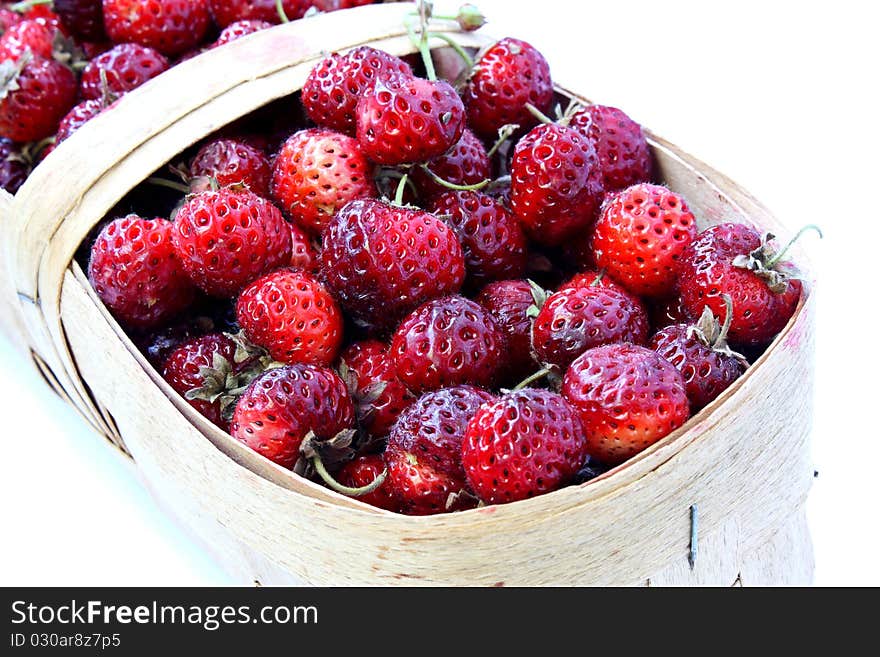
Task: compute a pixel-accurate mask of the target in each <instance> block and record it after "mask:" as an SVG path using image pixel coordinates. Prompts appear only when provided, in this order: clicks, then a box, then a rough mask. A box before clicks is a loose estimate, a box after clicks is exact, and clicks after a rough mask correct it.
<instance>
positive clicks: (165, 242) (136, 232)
mask: <svg viewBox="0 0 880 657" xmlns="http://www.w3.org/2000/svg"><path fill="white" fill-rule="evenodd" d="M171 233H172V224H171V222H170V221H167V220H165V219H142V218H141V217H138V216H137V215H133V214H132V215H128V216H127V217H123V218H120V219H116V220H114V221H111V222H110V223H109V224H107V225H106V226H104V228H103V229H102V230H101V232H100V234H99V235H98V239H97V240H95V243H94V244H93V245H92V250H91V258H90V259H89V268H88V270H89V282H91V284H92V287H93V288H95V292H97V294H98V296H99V297H100V298H101V300H102V301H103V302H104V303H105V304H106V305H107V307H108V308H109V309H110V312H112V313H113V315H114V317H116V318H117V319H118V320H119V321H120V322H122V323H123V324H126V325H128V326H130V327H132V328H137V329H149V328H152V327H155V326H158V325H160V324H163V323H165V322H167V321H168V320H170V319H172V318H173V317H174V316H175V315H177V314H178V313H180V312H182V311H183V310H184V309H185V308H186V307H187V306H189V305H190V304H191V303H192V301H193V299H194V297H195V290H194V288H193V286H192V284H191V283H190V282H189V280H188V279H187V277H186V275H185V274H184V272H183V269H182V268H181V266H180V261H179V260H178V258H177V255H176V254H175V252H174V249H173V248H172V246H171Z"/></svg>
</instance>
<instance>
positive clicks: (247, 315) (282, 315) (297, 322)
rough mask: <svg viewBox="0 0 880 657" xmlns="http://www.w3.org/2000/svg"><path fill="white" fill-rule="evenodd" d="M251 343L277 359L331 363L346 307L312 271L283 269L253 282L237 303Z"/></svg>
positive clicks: (243, 328) (321, 363)
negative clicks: (343, 307) (341, 308)
mask: <svg viewBox="0 0 880 657" xmlns="http://www.w3.org/2000/svg"><path fill="white" fill-rule="evenodd" d="M235 314H236V316H237V317H238V324H239V326H241V328H242V330H243V331H244V332H245V335H246V336H247V337H248V339H249V340H251V342H254V343H256V344H258V345H260V346H261V347H265V348H266V349H267V350H268V351H269V354H271V356H272V358H274V359H275V360H276V361H279V362H282V363H288V364H291V365H292V364H294V363H308V364H311V365H323V366H325V367H326V366H329V365H330V364H332V363H333V362H334V361H335V360H336V357H337V356H338V355H339V348H340V346H341V345H342V331H343V327H342V312H341V311H340V310H339V307H338V306H337V305H336V301H335V300H334V299H333V297H332V296H330V293H329V292H327V290H326V289H324V286H323V285H321V284H320V283H318V282H317V281H316V280H315V279H314V278H313V277H312V276H311V274H308V273H306V272H303V271H296V270H294V269H279V270H276V271H273V272H271V273H269V274H266V275H265V276H263V277H262V278H259V279H257V280H256V281H254V282H253V283H251V284H250V285H249V286H248V287H247V288H245V290H244V291H243V292H242V293H241V296H239V297H238V302H237V303H236V306H235Z"/></svg>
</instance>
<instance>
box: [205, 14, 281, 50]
mask: <svg viewBox="0 0 880 657" xmlns="http://www.w3.org/2000/svg"><path fill="white" fill-rule="evenodd" d="M270 27H272V23H270V22H268V21H254V20H243V21H236V22H235V23H230V24H229V25H227V26H226V27H224V28H223V31H222V32H220V36H219V37H217V40H216V41H215V42H214V47H215V48H216V47H218V46H222V45H225V44H227V43H229V42H230V41H236V40H237V39H240V38H242V37H246V36H248V35H249V34H255V33H257V32H260V31H262V30H267V29H269V28H270Z"/></svg>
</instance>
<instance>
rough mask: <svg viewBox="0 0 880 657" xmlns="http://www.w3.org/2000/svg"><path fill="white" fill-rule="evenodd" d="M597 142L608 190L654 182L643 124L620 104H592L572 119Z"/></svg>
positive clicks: (575, 126)
mask: <svg viewBox="0 0 880 657" xmlns="http://www.w3.org/2000/svg"><path fill="white" fill-rule="evenodd" d="M568 125H569V126H570V127H572V128H574V129H575V130H577V131H578V132H580V133H581V134H582V135H584V136H585V137H586V138H587V139H589V140H590V141H591V142H592V143H593V147H594V148H595V149H596V153H597V154H598V155H599V168H600V169H601V170H602V179H603V182H604V185H605V189H606V191H609V192H613V191H617V190H618V189H624V188H625V187H629V186H631V185H635V184H636V183H645V182H651V180H652V178H653V167H654V162H653V158H652V156H651V149H650V148H649V147H648V142H647V140H646V139H645V135H644V133H643V132H642V126H640V125H639V124H638V123H636V122H635V121H633V120H632V119H631V118H629V117H628V116H627V115H626V114H624V113H623V112H622V111H621V110H619V109H617V108H616V107H608V106H606V105H590V106H588V107H584V108H582V109H580V110H578V111H577V112H576V113H575V114H574V115H573V116H572V117H571V120H570V121H569V124H568Z"/></svg>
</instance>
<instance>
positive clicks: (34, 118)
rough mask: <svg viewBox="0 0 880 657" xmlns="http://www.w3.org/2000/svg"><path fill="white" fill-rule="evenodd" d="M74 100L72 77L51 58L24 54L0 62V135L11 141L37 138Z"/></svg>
mask: <svg viewBox="0 0 880 657" xmlns="http://www.w3.org/2000/svg"><path fill="white" fill-rule="evenodd" d="M75 101H76V78H75V77H74V75H73V73H72V72H71V71H70V69H69V68H67V67H66V66H64V65H62V64H59V63H58V62H56V61H54V60H51V59H42V58H39V57H37V58H33V57H31V56H30V55H29V54H25V55H24V56H23V57H21V58H20V59H19V60H18V61H17V62H13V61H4V62H2V63H0V135H3V136H4V137H8V138H9V139H12V140H13V141H17V142H27V141H40V140H41V139H45V138H46V137H49V136H51V135H54V134H55V132H56V131H57V130H58V124H59V123H60V122H61V119H62V118H64V115H65V114H67V112H69V111H70V108H71V107H73V104H74V102H75Z"/></svg>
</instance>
